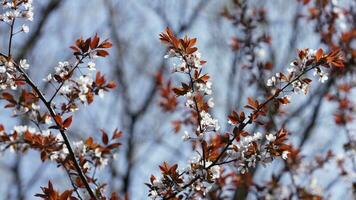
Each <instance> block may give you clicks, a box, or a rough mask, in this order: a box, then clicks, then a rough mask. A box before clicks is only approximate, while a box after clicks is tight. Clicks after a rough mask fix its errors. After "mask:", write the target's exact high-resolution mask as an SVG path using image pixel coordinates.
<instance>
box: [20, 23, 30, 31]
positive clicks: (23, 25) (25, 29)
mask: <svg viewBox="0 0 356 200" xmlns="http://www.w3.org/2000/svg"><path fill="white" fill-rule="evenodd" d="M21 31H22V32H24V33H28V32H29V31H30V28H28V26H27V25H25V24H22V26H21Z"/></svg>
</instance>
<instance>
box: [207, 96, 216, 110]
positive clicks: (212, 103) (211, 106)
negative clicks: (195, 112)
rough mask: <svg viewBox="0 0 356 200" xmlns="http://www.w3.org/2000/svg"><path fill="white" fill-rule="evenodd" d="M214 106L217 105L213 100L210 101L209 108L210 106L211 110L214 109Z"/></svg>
mask: <svg viewBox="0 0 356 200" xmlns="http://www.w3.org/2000/svg"><path fill="white" fill-rule="evenodd" d="M214 105H215V103H214V100H213V98H210V99H209V100H208V106H209V107H210V108H213V107H214Z"/></svg>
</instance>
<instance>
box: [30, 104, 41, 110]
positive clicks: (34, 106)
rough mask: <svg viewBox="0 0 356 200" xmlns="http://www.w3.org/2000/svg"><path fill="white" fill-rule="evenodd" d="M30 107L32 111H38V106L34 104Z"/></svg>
mask: <svg viewBox="0 0 356 200" xmlns="http://www.w3.org/2000/svg"><path fill="white" fill-rule="evenodd" d="M31 107H32V109H33V110H40V106H39V105H36V104H34V103H32V105H31Z"/></svg>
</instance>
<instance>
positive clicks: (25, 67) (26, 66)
mask: <svg viewBox="0 0 356 200" xmlns="http://www.w3.org/2000/svg"><path fill="white" fill-rule="evenodd" d="M20 67H21V68H22V69H28V68H29V67H30V65H29V64H28V63H27V60H26V59H22V60H20Z"/></svg>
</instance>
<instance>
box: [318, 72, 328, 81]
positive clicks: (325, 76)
mask: <svg viewBox="0 0 356 200" xmlns="http://www.w3.org/2000/svg"><path fill="white" fill-rule="evenodd" d="M328 79H329V77H328V76H327V75H326V74H324V75H323V76H320V78H319V81H320V82H321V83H325V81H327V80H328Z"/></svg>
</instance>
